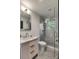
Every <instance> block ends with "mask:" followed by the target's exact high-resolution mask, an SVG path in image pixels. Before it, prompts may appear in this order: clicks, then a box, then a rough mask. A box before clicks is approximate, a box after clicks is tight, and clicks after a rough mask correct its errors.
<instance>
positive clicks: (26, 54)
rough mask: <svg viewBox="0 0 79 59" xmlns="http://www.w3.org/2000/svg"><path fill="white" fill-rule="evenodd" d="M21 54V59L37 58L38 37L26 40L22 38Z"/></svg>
mask: <svg viewBox="0 0 79 59" xmlns="http://www.w3.org/2000/svg"><path fill="white" fill-rule="evenodd" d="M24 40H25V39H24ZM20 54H21V59H36V58H37V56H36V55H38V38H32V39H28V40H25V41H22V40H21V53H20ZM35 56H36V57H35ZM34 57H35V58H34Z"/></svg>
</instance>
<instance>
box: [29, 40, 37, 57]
mask: <svg viewBox="0 0 79 59" xmlns="http://www.w3.org/2000/svg"><path fill="white" fill-rule="evenodd" d="M29 52H30V56H31V57H33V56H35V55H36V54H37V53H38V41H37V40H35V41H31V42H29Z"/></svg>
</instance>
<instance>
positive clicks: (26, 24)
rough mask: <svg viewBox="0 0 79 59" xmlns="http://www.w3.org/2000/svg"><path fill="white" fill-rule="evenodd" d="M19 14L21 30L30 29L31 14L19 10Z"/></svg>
mask: <svg viewBox="0 0 79 59" xmlns="http://www.w3.org/2000/svg"><path fill="white" fill-rule="evenodd" d="M20 16H21V18H20V29H21V30H22V31H27V30H31V16H30V15H28V14H27V13H25V12H23V11H21V14H20Z"/></svg>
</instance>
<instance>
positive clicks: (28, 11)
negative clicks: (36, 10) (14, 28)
mask: <svg viewBox="0 0 79 59" xmlns="http://www.w3.org/2000/svg"><path fill="white" fill-rule="evenodd" d="M21 10H22V11H23V12H25V13H27V14H29V15H30V13H31V11H30V10H29V9H28V8H26V7H24V6H21Z"/></svg>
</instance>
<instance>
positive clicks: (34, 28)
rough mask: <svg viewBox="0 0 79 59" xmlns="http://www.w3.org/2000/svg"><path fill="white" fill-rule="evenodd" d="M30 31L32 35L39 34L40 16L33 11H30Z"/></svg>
mask: <svg viewBox="0 0 79 59" xmlns="http://www.w3.org/2000/svg"><path fill="white" fill-rule="evenodd" d="M31 32H32V35H33V36H39V32H40V16H39V15H37V14H35V13H34V12H32V13H31Z"/></svg>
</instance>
